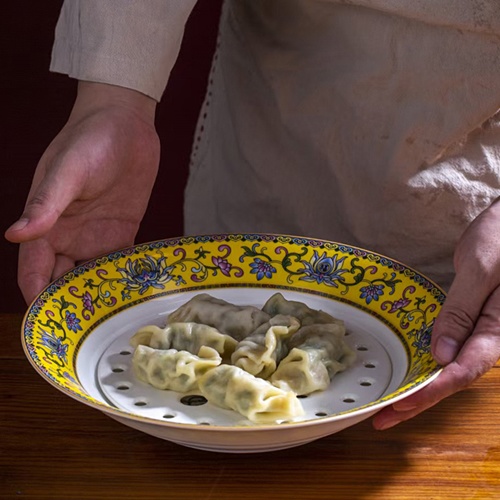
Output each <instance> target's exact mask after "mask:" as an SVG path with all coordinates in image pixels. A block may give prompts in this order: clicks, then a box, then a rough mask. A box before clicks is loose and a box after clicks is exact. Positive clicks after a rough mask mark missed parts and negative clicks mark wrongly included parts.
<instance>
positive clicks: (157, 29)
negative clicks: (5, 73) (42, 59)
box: [50, 0, 196, 101]
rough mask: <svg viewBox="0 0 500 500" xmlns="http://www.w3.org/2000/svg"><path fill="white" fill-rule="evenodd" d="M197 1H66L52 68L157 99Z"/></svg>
mask: <svg viewBox="0 0 500 500" xmlns="http://www.w3.org/2000/svg"><path fill="white" fill-rule="evenodd" d="M195 4H196V0H105V1H102V0H65V1H64V4H63V6H62V9H61V13H60V16H59V20H58V22H57V26H56V32H55V42H54V45H53V48H52V60H51V64H50V70H51V71H53V72H57V73H64V74H67V75H69V76H70V77H72V78H76V79H78V80H85V81H93V82H100V83H109V84H113V85H118V86H121V87H127V88H130V89H134V90H137V91H139V92H142V93H143V94H146V95H148V96H150V97H152V98H153V99H155V100H156V101H159V100H160V98H161V96H162V94H163V91H164V90H165V87H166V85H167V81H168V78H169V76H170V72H171V70H172V67H173V66H174V63H175V60H176V59H177V56H178V54H179V50H180V45H181V42H182V37H183V34H184V27H185V24H186V21H187V18H188V17H189V14H190V13H191V11H192V9H193V7H194V5H195Z"/></svg>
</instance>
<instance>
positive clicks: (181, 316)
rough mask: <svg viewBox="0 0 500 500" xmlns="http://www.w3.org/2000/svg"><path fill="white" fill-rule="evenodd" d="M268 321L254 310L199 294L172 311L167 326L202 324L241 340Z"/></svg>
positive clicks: (205, 294) (267, 316)
mask: <svg viewBox="0 0 500 500" xmlns="http://www.w3.org/2000/svg"><path fill="white" fill-rule="evenodd" d="M269 319H270V315H269V314H267V313H266V312H264V311H262V310H260V309H259V308H257V307H253V306H238V305H234V304H230V303H229V302H226V301H225V300H222V299H217V298H215V297H212V296H211V295H209V294H208V293H200V294H198V295H196V296H194V297H193V298H192V299H191V300H189V301H188V302H186V303H185V304H184V305H182V306H181V307H179V308H178V309H177V310H175V311H174V312H172V313H171V314H170V315H169V317H168V319H167V323H168V324H171V323H184V322H194V323H202V324H204V325H209V326H213V327H214V328H217V330H219V331H220V332H221V333H224V334H226V335H230V336H231V337H233V338H235V339H236V340H242V339H244V338H245V337H246V336H248V335H249V334H250V333H252V332H253V331H255V330H256V328H257V327H259V326H260V325H262V324H263V323H265V322H266V321H269Z"/></svg>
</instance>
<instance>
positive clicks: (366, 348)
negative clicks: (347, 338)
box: [356, 345, 368, 351]
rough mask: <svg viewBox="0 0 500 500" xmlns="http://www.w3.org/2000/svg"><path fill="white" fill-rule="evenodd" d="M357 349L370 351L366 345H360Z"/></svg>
mask: <svg viewBox="0 0 500 500" xmlns="http://www.w3.org/2000/svg"><path fill="white" fill-rule="evenodd" d="M356 349H357V350H358V351H368V347H366V346H365V345H358V346H357V347H356Z"/></svg>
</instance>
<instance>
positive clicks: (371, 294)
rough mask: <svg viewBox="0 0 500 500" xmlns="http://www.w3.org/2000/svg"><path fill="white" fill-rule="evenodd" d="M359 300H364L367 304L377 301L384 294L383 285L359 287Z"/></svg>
mask: <svg viewBox="0 0 500 500" xmlns="http://www.w3.org/2000/svg"><path fill="white" fill-rule="evenodd" d="M360 290H361V298H362V299H365V300H366V303H367V304H369V303H370V302H371V301H372V300H378V298H379V297H380V296H381V295H383V294H384V285H373V284H371V285H367V286H363V287H361V289H360Z"/></svg>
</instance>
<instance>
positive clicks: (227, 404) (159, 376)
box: [130, 293, 355, 424]
mask: <svg viewBox="0 0 500 500" xmlns="http://www.w3.org/2000/svg"><path fill="white" fill-rule="evenodd" d="M344 336H345V327H344V324H343V322H342V321H341V320H338V319H336V318H334V317H332V316H330V315H329V314H327V313H325V312H323V311H318V310H314V309H311V308H309V307H308V306H307V305H306V304H303V303H302V302H297V301H291V300H286V299H285V298H284V297H283V295H282V294H280V293H276V294H274V295H273V296H272V297H271V298H270V299H269V300H268V301H267V302H266V303H265V305H264V307H263V308H262V309H259V308H257V307H253V306H240V305H234V304H230V303H229V302H226V301H224V300H221V299H218V298H215V297H213V296H211V295H209V294H207V293H202V294H199V295H196V296H195V297H193V298H192V299H191V300H190V301H188V302H186V303H185V304H184V305H183V306H181V307H180V308H179V309H177V310H175V311H174V312H173V313H171V314H170V315H169V316H168V319H167V325H166V327H165V328H160V327H158V326H155V325H151V326H145V327H143V328H141V329H140V330H139V331H137V332H136V333H135V334H134V335H133V337H132V338H131V340H130V343H131V345H132V346H133V347H134V348H135V350H134V356H133V361H132V366H133V370H134V374H135V376H136V377H137V378H138V379H140V380H142V381H144V382H146V383H148V384H150V385H152V386H153V387H155V388H158V389H163V390H172V391H177V392H181V393H186V392H192V391H197V392H198V391H199V392H200V393H201V394H202V395H203V396H204V397H205V398H206V399H207V401H209V402H210V403H212V404H214V405H216V406H219V407H221V408H226V409H230V410H234V411H236V412H238V413H240V414H241V415H243V416H244V417H245V418H247V419H248V420H250V421H251V422H253V423H257V424H269V423H276V422H278V421H280V420H292V419H294V418H296V417H300V416H302V415H303V414H304V410H303V407H302V404H301V402H300V400H299V399H298V397H297V396H304V395H307V394H310V393H312V392H315V391H322V390H325V389H326V388H327V387H328V386H329V384H330V382H331V380H332V378H333V376H334V375H335V374H336V373H338V372H341V371H344V370H345V369H346V368H347V367H348V366H350V365H351V364H352V363H353V362H354V359H355V353H354V351H353V350H352V349H351V348H350V347H349V346H348V345H347V343H346V342H345V339H344Z"/></svg>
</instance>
